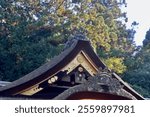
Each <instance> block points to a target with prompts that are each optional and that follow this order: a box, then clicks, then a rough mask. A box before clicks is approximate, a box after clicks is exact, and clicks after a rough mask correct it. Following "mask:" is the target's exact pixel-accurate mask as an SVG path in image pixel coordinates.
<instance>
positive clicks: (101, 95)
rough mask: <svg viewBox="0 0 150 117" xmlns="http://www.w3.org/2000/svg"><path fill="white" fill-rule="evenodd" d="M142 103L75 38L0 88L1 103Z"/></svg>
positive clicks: (131, 90)
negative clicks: (85, 100) (123, 101)
mask: <svg viewBox="0 0 150 117" xmlns="http://www.w3.org/2000/svg"><path fill="white" fill-rule="evenodd" d="M2 98H4V99H56V100H57V99H58V100H66V99H69V100H70V99H78V100H82V99H93V100H143V99H144V98H143V97H142V96H141V95H140V94H138V93H137V92H136V91H135V90H133V89H132V88H131V87H130V86H129V85H128V84H127V83H126V82H124V81H123V80H122V79H121V78H120V77H119V76H118V75H117V74H116V73H114V72H112V71H111V70H109V69H108V68H107V66H106V65H105V64H104V63H103V62H102V61H101V60H100V58H99V57H98V56H97V54H96V53H95V52H94V50H93V48H92V46H91V44H90V42H89V41H88V40H86V39H85V38H84V37H83V36H76V37H74V38H73V39H72V40H71V41H69V42H67V45H66V47H65V49H64V51H63V52H62V53H61V54H60V55H58V56H56V57H54V58H53V59H52V60H51V61H50V62H48V63H46V64H44V65H42V66H41V67H39V68H37V69H35V70H34V71H32V72H31V73H29V74H27V75H25V76H23V77H21V78H20V79H18V80H16V81H13V82H11V83H6V85H5V86H1V87H0V99H2Z"/></svg>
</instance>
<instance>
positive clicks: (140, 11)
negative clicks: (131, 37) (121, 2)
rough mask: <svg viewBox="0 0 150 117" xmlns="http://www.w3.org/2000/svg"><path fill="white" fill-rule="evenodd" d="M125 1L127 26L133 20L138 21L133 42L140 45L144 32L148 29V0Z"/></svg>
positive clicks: (149, 4) (149, 3) (149, 23)
mask: <svg viewBox="0 0 150 117" xmlns="http://www.w3.org/2000/svg"><path fill="white" fill-rule="evenodd" d="M126 2H127V7H126V8H125V10H126V12H127V17H128V23H127V26H128V27H129V26H130V25H131V24H132V22H133V21H136V22H137V23H139V25H138V27H137V28H136V31H137V32H136V34H135V43H136V44H137V45H142V41H143V39H144V38H145V34H146V32H147V31H148V30H149V29H150V0H126Z"/></svg>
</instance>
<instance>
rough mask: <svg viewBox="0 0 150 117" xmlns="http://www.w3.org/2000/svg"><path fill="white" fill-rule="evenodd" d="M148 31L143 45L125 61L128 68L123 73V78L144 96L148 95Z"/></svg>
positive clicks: (149, 73)
mask: <svg viewBox="0 0 150 117" xmlns="http://www.w3.org/2000/svg"><path fill="white" fill-rule="evenodd" d="M149 32H150V31H147V33H146V36H145V37H146V38H145V40H144V41H143V46H142V47H138V49H137V50H136V51H135V53H134V55H133V56H132V57H130V59H128V61H127V63H128V64H127V66H128V69H127V71H126V72H125V74H124V80H126V81H127V82H129V83H130V84H131V85H132V86H133V88H135V89H136V90H137V91H139V92H140V93H141V94H142V95H143V96H144V97H150V92H149V90H150V54H149V53H150V46H149V42H148V40H149Z"/></svg>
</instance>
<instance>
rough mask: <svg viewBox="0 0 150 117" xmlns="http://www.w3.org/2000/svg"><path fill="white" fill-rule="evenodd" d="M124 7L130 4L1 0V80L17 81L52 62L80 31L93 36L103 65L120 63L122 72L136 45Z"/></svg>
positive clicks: (93, 0) (91, 0) (105, 0)
mask: <svg viewBox="0 0 150 117" xmlns="http://www.w3.org/2000/svg"><path fill="white" fill-rule="evenodd" d="M121 5H125V2H124V1H119V2H118V1H117V0H26V1H24V0H1V2H0V12H1V13H2V14H1V15H0V24H1V25H0V30H1V32H0V64H1V68H0V76H1V79H2V80H10V81H12V80H15V79H18V78H19V77H21V76H23V75H25V74H27V73H29V72H31V71H32V70H34V69H35V68H37V67H39V66H40V65H41V64H43V63H45V62H46V61H47V60H50V59H51V58H52V57H53V56H55V55H57V54H59V53H60V52H61V50H62V49H63V44H64V43H65V42H66V41H67V39H68V37H69V36H70V35H73V34H74V32H75V31H76V30H77V31H80V32H82V33H84V35H85V36H87V37H88V39H89V41H91V43H92V46H93V47H94V48H95V50H97V53H98V54H99V56H100V57H102V58H103V59H104V61H108V60H107V59H110V60H109V63H111V60H113V61H112V62H114V61H115V60H114V59H116V61H118V59H119V61H118V65H119V66H122V67H119V68H121V69H122V68H123V69H124V68H125V66H124V65H123V59H124V54H123V53H129V52H131V51H132V48H133V45H132V43H130V42H129V41H128V37H127V32H128V31H127V29H126V26H125V24H123V23H122V21H120V20H119V18H122V19H126V14H125V13H122V12H121V9H120V6H121ZM102 53H105V55H104V54H102ZM111 57H112V58H113V59H111ZM115 69H116V70H115ZM115 69H114V70H115V71H117V69H118V67H115ZM123 71H124V70H123ZM123 71H122V72H123Z"/></svg>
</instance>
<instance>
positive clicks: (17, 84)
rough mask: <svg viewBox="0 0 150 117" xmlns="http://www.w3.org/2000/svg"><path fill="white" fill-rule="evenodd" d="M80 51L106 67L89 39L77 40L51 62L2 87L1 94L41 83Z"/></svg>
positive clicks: (98, 65)
mask: <svg viewBox="0 0 150 117" xmlns="http://www.w3.org/2000/svg"><path fill="white" fill-rule="evenodd" d="M80 51H83V52H85V53H86V54H87V55H88V56H89V57H90V59H91V60H94V61H93V63H95V65H96V66H97V67H102V68H104V67H105V65H104V64H103V63H102V62H101V61H100V59H99V57H98V56H97V55H96V54H95V52H94V51H93V48H92V47H91V45H90V42H89V41H86V40H76V41H75V42H74V43H73V44H72V46H71V47H69V48H68V49H66V50H65V51H63V52H62V53H61V54H60V55H58V56H56V57H54V58H53V59H52V60H51V61H50V62H47V63H46V64H44V65H42V66H41V67H39V68H37V69H35V70H34V71H32V72H30V73H29V74H27V75H25V76H23V77H21V78H20V79H18V80H16V81H13V82H12V83H10V84H9V85H6V86H4V87H1V88H0V95H5V94H6V95H13V94H17V92H20V91H22V90H24V88H25V87H31V86H33V85H36V84H38V83H40V82H41V81H43V80H44V79H46V78H48V77H50V76H52V75H54V74H56V73H57V72H58V71H59V70H61V69H62V68H63V67H65V66H66V65H67V64H68V63H69V62H71V60H72V59H73V58H74V57H75V56H76V55H77V54H78V53H79V52H80ZM66 60H67V61H66Z"/></svg>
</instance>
